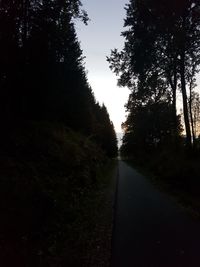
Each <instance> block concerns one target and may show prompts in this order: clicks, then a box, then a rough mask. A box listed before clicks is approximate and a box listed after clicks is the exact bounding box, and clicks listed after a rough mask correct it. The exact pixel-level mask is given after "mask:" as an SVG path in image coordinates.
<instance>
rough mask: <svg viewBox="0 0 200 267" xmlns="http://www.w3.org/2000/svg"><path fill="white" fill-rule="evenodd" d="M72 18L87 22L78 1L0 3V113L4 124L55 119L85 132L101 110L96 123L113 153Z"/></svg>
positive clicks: (92, 130) (105, 118)
mask: <svg viewBox="0 0 200 267" xmlns="http://www.w3.org/2000/svg"><path fill="white" fill-rule="evenodd" d="M76 18H80V19H82V20H83V22H85V23H87V20H88V17H87V14H86V12H85V11H83V10H82V9H81V2H80V1H78V0H73V1H68V0H64V1H58V0H54V1H46V0H43V1H40V0H15V1H1V3H0V24H1V25H0V66H1V67H0V88H1V89H0V109H1V110H0V116H1V119H2V121H4V123H5V125H6V124H10V123H12V121H14V120H16V119H17V120H35V121H41V120H47V121H57V122H58V121H60V122H62V123H63V124H64V125H66V126H67V127H70V128H72V129H74V130H76V131H79V132H82V133H84V134H86V135H91V134H94V133H95V131H96V130H95V129H96V128H98V127H99V120H98V118H97V117H98V116H99V113H102V116H101V117H102V118H101V124H102V127H107V128H110V129H108V130H107V131H110V132H113V134H112V136H111V135H110V137H108V140H110V138H111V139H112V140H110V141H111V142H114V143H115V147H114V150H113V152H110V151H107V154H109V155H111V154H112V156H113V155H116V137H115V133H114V129H113V125H112V123H111V122H110V119H109V116H108V113H107V111H106V109H105V108H104V107H100V106H99V104H98V103H96V101H95V99H94V96H93V94H92V90H91V88H90V86H89V84H88V82H87V77H86V72H85V69H84V62H83V55H82V51H81V49H80V45H79V42H78V39H77V36H76V32H75V27H74V23H75V22H74V20H75V19H76ZM108 121H109V123H108ZM98 134H100V133H98ZM102 134H106V133H103V132H102ZM103 138H106V137H105V136H104V137H102V138H101V140H102V141H103ZM94 139H95V138H94ZM97 139H98V140H99V137H97ZM100 145H101V146H102V147H104V148H105V149H106V145H104V144H100ZM108 150H109V149H108Z"/></svg>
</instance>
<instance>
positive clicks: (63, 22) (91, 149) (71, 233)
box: [0, 0, 118, 267]
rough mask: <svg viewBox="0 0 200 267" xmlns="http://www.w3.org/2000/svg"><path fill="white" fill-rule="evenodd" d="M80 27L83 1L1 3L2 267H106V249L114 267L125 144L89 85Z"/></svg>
mask: <svg viewBox="0 0 200 267" xmlns="http://www.w3.org/2000/svg"><path fill="white" fill-rule="evenodd" d="M78 19H79V20H81V21H82V22H83V23H85V24H87V22H88V16H87V13H86V12H85V11H84V10H83V8H82V4H81V1H79V0H72V1H71V0H70V1H68V0H65V1H59V0H53V1H46V0H42V1H41V0H23V1H21V0H20V1H18V0H17V1H1V3H0V65H1V67H0V88H1V89H0V119H1V131H0V214H1V221H0V248H1V249H0V265H1V266H2V267H5V266H6V267H7V266H8V267H10V266H16V267H17V266H20V267H23V266H29V267H31V266H34V267H35V266H38V267H39V266H93V267H94V266H106V265H103V264H102V265H100V264H99V265H98V264H97V261H98V256H97V257H95V256H94V254H95V253H96V254H98V253H97V250H98V248H99V251H100V250H102V247H105V248H106V249H107V256H105V261H106V263H105V264H108V262H109V252H110V249H109V248H110V247H109V246H110V243H111V242H110V233H111V228H112V218H111V217H110V216H112V215H111V214H110V213H109V211H112V204H111V202H109V204H108V202H107V195H106V192H107V190H108V189H110V185H109V181H110V179H111V177H112V174H111V173H110V172H109V171H110V169H111V165H110V164H111V162H112V159H113V158H115V157H116V155H117V150H118V149H117V139H116V134H115V131H114V126H113V123H112V122H111V121H110V118H109V114H108V112H107V109H106V107H105V105H100V104H99V103H98V102H97V101H96V99H95V97H94V95H93V92H92V89H91V87H90V85H89V83H88V80H87V76H86V71H85V68H84V57H83V54H82V50H81V48H80V44H79V41H78V38H77V35H76V31H75V23H76V21H77V20H78ZM109 192H111V191H109ZM108 194H109V193H108ZM110 194H112V193H110ZM110 201H111V200H110ZM106 203H107V206H109V205H110V206H109V208H106ZM104 212H105V213H104ZM106 214H107V215H108V216H106ZM100 215H101V216H102V217H101V216H100ZM106 218H107V219H106ZM99 229H101V231H102V232H101V234H100V230H99ZM106 237H108V238H106ZM105 238H106V239H105ZM102 242H103V244H104V245H102ZM101 255H102V253H101ZM95 259H96V262H95ZM102 260H103V257H102V258H101V261H102Z"/></svg>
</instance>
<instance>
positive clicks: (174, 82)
mask: <svg viewBox="0 0 200 267" xmlns="http://www.w3.org/2000/svg"><path fill="white" fill-rule="evenodd" d="M168 79H169V83H170V86H171V89H172V108H173V114H172V116H173V123H174V136H173V140H174V143H175V144H176V143H177V136H178V121H177V109H176V102H177V100H176V92H177V59H175V60H174V67H173V74H171V73H170V72H169V74H168Z"/></svg>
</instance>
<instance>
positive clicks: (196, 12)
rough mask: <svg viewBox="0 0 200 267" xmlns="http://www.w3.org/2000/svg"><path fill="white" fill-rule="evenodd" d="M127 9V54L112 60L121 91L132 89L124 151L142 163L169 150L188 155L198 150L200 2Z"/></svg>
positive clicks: (151, 1) (153, 0) (153, 2)
mask: <svg viewBox="0 0 200 267" xmlns="http://www.w3.org/2000/svg"><path fill="white" fill-rule="evenodd" d="M125 9H126V19H125V23H124V27H125V30H124V31H123V32H122V36H123V37H124V39H125V43H124V48H123V50H122V51H118V50H117V49H114V50H112V52H111V55H110V57H109V58H108V61H109V64H110V67H111V69H112V70H113V71H114V72H115V73H116V75H117V76H118V77H119V80H118V83H119V85H120V86H127V87H128V88H129V89H130V96H129V100H128V103H127V105H126V108H127V111H128V117H127V120H126V121H125V122H124V123H123V125H122V127H123V129H124V132H125V135H124V139H123V145H122V149H121V150H122V152H123V153H124V154H125V155H132V156H133V155H137V154H141V157H145V155H146V154H148V153H149V154H150V153H157V154H158V152H159V151H161V150H169V149H170V148H171V149H172V150H174V149H175V150H176V151H180V150H185V151H186V154H189V153H190V152H191V151H194V150H197V149H199V144H198V134H199V126H198V123H199V115H200V114H199V104H200V102H199V95H198V93H197V92H196V91H195V88H196V86H197V85H196V78H197V74H198V72H199V66H200V61H199V60H200V2H199V1H197V0H192V1H191V0H184V1H178V0H176V1H166V0H161V1H157V0H147V1H142V0H130V1H129V3H128V4H127V5H126V8H125ZM179 92H180V93H181V96H182V110H183V119H182V117H181V114H178V112H177V95H178V94H179ZM170 153H171V152H170ZM169 157H170V155H169Z"/></svg>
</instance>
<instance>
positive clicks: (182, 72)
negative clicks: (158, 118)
mask: <svg viewBox="0 0 200 267" xmlns="http://www.w3.org/2000/svg"><path fill="white" fill-rule="evenodd" d="M180 75H181V92H182V97H183V114H184V123H185V131H186V147H187V149H188V150H191V148H192V140H191V138H192V137H191V129H190V121H189V111H188V101H187V91H186V82H185V51H184V50H182V51H181V54H180Z"/></svg>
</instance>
